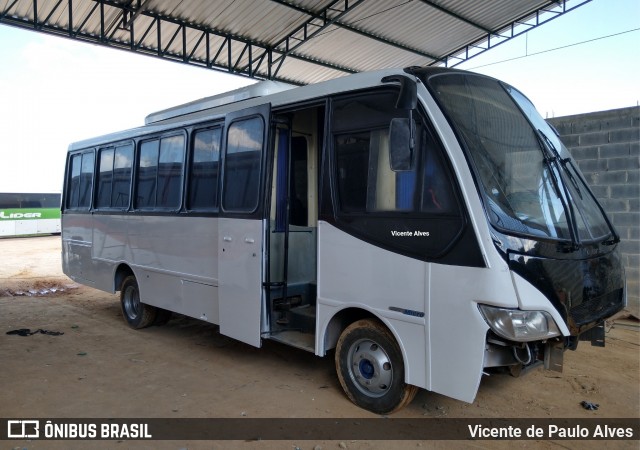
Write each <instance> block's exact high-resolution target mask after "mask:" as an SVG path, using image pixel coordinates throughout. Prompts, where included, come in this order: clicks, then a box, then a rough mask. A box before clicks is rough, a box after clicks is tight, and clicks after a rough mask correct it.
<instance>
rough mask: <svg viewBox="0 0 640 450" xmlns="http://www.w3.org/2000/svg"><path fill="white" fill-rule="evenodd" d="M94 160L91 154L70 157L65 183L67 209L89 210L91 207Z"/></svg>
mask: <svg viewBox="0 0 640 450" xmlns="http://www.w3.org/2000/svg"><path fill="white" fill-rule="evenodd" d="M94 160H95V157H94V155H93V152H90V153H89V152H87V153H80V154H76V155H73V156H72V157H71V162H70V167H69V180H68V182H67V208H69V209H89V208H90V207H91V190H92V186H93V171H94Z"/></svg>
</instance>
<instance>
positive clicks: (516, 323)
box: [478, 305, 560, 342]
mask: <svg viewBox="0 0 640 450" xmlns="http://www.w3.org/2000/svg"><path fill="white" fill-rule="evenodd" d="M478 307H479V308H480V312H481V313H482V316H483V317H484V320H486V321H487V324H489V326H490V327H491V329H492V330H493V331H494V332H495V333H496V334H497V335H499V336H501V337H503V338H505V339H509V340H511V341H518V342H527V341H537V340H540V339H547V338H550V337H554V336H560V330H558V326H557V325H556V322H555V321H554V320H553V318H552V317H551V315H550V314H549V313H547V312H545V311H521V310H519V309H506V308H496V307H495V306H487V305H478Z"/></svg>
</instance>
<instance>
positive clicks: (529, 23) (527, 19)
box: [420, 0, 591, 67]
mask: <svg viewBox="0 0 640 450" xmlns="http://www.w3.org/2000/svg"><path fill="white" fill-rule="evenodd" d="M420 1H423V2H426V1H427V0H420ZM577 1H578V0H576V1H574V2H572V3H571V7H567V2H566V0H552V1H549V2H548V3H547V4H546V5H545V6H543V7H541V8H539V9H537V10H535V11H534V12H532V13H529V14H526V15H524V16H521V17H519V18H518V19H516V20H514V21H513V22H511V23H510V24H509V25H507V26H506V27H503V28H501V29H499V30H495V31H493V32H491V31H490V32H488V33H486V34H485V35H484V36H483V37H481V38H480V39H477V40H475V41H474V42H472V43H470V44H468V45H465V46H463V47H461V48H458V49H456V50H454V51H453V52H451V53H449V54H448V55H446V56H445V57H444V58H443V61H444V65H445V66H446V67H455V66H457V65H459V64H462V63H463V62H465V61H467V60H469V59H471V58H473V57H475V56H478V55H479V54H481V53H484V52H486V51H487V50H490V49H492V48H495V47H497V46H498V45H501V44H504V43H505V42H507V41H509V40H511V39H513V38H515V37H518V36H520V35H522V34H524V33H526V32H528V31H530V30H532V29H534V28H537V27H539V26H541V25H543V24H545V23H548V22H550V21H552V20H554V19H557V18H558V17H561V16H562V15H564V14H566V13H568V12H570V11H573V10H574V9H576V8H579V7H580V6H582V5H585V4H587V3H589V2H591V0H582V1H580V2H578V3H576V2H577ZM431 65H434V64H431Z"/></svg>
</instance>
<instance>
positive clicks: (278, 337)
mask: <svg viewBox="0 0 640 450" xmlns="http://www.w3.org/2000/svg"><path fill="white" fill-rule="evenodd" d="M269 339H271V340H272V341H276V342H281V343H283V344H287V345H290V346H292V347H296V348H299V349H302V350H306V351H308V352H311V353H315V351H316V339H315V335H314V334H313V333H303V332H301V331H277V332H275V333H274V334H272V335H271V336H269Z"/></svg>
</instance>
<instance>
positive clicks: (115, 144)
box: [91, 139, 136, 213]
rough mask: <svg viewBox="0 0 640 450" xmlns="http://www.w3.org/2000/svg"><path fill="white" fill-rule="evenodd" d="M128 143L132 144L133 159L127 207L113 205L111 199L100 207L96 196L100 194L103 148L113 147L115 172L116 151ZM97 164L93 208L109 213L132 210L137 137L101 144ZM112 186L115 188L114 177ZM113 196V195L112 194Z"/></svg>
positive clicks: (98, 148)
mask: <svg viewBox="0 0 640 450" xmlns="http://www.w3.org/2000/svg"><path fill="white" fill-rule="evenodd" d="M127 145H130V146H131V149H132V152H133V154H132V159H131V175H130V177H129V201H128V203H127V206H126V207H114V206H111V200H109V206H102V207H98V202H97V200H96V197H97V196H98V189H97V188H98V177H97V174H98V168H99V166H100V163H99V161H100V155H101V154H102V151H103V150H107V149H113V163H112V165H111V172H112V174H113V171H114V166H115V152H116V150H117V149H118V147H126V146H127ZM96 155H97V156H96V162H95V164H96V166H95V172H94V173H95V175H94V181H93V188H94V192H93V197H94V199H93V205H92V208H91V210H92V211H95V212H109V213H118V212H127V211H130V210H131V209H132V208H133V201H132V195H131V193H132V191H133V184H134V183H133V182H134V169H135V165H136V141H135V139H124V140H121V141H114V142H109V143H106V144H102V145H99V146H98V147H96ZM111 188H112V189H113V179H112V180H111ZM110 198H111V196H110Z"/></svg>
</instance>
